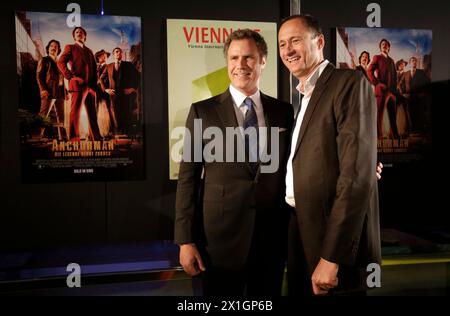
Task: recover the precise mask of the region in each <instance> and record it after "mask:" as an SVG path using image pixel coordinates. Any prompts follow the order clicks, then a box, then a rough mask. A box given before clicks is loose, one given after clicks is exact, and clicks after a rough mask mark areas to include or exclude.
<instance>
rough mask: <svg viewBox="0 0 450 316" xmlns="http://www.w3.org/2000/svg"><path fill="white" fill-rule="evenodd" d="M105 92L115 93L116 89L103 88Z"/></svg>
mask: <svg viewBox="0 0 450 316" xmlns="http://www.w3.org/2000/svg"><path fill="white" fill-rule="evenodd" d="M105 92H106V93H108V94H109V95H116V90H114V89H105Z"/></svg>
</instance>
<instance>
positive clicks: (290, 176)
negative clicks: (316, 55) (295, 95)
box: [285, 60, 329, 207]
mask: <svg viewBox="0 0 450 316" xmlns="http://www.w3.org/2000/svg"><path fill="white" fill-rule="evenodd" d="M328 63H329V62H328V60H324V61H323V62H322V63H321V64H320V65H319V66H318V67H317V69H316V70H315V71H314V72H313V73H312V74H311V75H310V76H309V77H308V78H307V79H306V80H305V82H304V83H303V82H300V83H299V84H298V86H297V88H296V89H297V90H298V91H299V92H300V93H301V94H302V95H303V99H302V106H301V110H300V113H299V114H298V116H297V120H296V121H295V127H294V132H293V133H292V142H291V153H290V155H289V159H288V162H287V172H286V197H285V200H286V202H287V203H288V204H289V205H290V206H292V207H295V198H294V172H293V169H292V158H293V157H294V153H295V147H297V140H298V136H299V133H300V127H301V126H302V122H303V117H304V116H305V112H306V109H307V107H308V103H309V100H310V99H311V95H312V93H313V91H314V88H315V86H316V82H317V80H318V79H319V77H320V75H321V74H322V72H323V70H324V69H325V67H326V66H327V65H328ZM298 176H300V177H301V176H302V175H298Z"/></svg>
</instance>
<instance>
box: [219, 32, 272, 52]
mask: <svg viewBox="0 0 450 316" xmlns="http://www.w3.org/2000/svg"><path fill="white" fill-rule="evenodd" d="M243 39H253V40H254V41H255V44H256V47H257V48H258V52H259V54H260V55H261V57H267V43H266V41H265V40H264V37H262V36H261V34H259V33H258V32H256V31H253V30H250V29H243V30H236V31H234V32H233V33H231V34H230V36H228V38H227V39H226V41H225V45H224V46H223V53H224V55H225V57H227V54H228V49H229V48H230V45H231V42H232V41H238V40H243Z"/></svg>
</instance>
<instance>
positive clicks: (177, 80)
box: [167, 19, 278, 180]
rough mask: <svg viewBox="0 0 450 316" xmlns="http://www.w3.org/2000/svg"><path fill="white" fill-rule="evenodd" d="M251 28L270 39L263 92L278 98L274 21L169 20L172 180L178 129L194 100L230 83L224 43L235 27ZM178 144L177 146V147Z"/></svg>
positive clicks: (174, 168)
mask: <svg viewBox="0 0 450 316" xmlns="http://www.w3.org/2000/svg"><path fill="white" fill-rule="evenodd" d="M245 28H249V29H252V30H255V31H257V32H259V33H260V34H261V35H262V36H263V37H264V39H265V40H266V42H267V46H268V56H267V63H266V67H265V68H264V70H263V72H262V75H261V82H260V88H261V91H262V92H263V93H265V94H267V95H270V96H272V97H275V98H276V97H277V86H278V82H277V69H278V68H277V59H278V58H277V47H278V45H277V26H276V23H271V22H238V21H212V20H178V19H168V20H167V64H168V65H167V68H168V94H169V95H168V100H169V104H168V106H169V109H168V112H169V156H170V158H169V159H170V163H169V165H170V179H171V180H175V179H178V167H179V164H178V162H177V161H176V160H175V159H174V157H175V156H178V157H179V154H180V153H179V152H178V148H179V147H177V146H176V144H177V143H178V144H179V143H182V142H180V137H179V134H178V133H173V131H176V130H177V128H182V127H184V125H185V123H186V118H187V115H188V112H189V108H190V106H191V104H192V103H194V102H197V101H201V100H204V99H207V98H210V97H213V96H216V95H218V94H220V93H222V92H224V91H225V90H226V89H227V88H228V86H229V84H230V80H229V79H228V72H227V65H226V59H225V57H224V54H223V46H224V42H225V40H226V39H227V37H228V36H229V35H230V34H231V33H232V32H233V31H235V30H238V29H245ZM174 145H175V146H174Z"/></svg>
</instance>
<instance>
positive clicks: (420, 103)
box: [403, 56, 430, 133]
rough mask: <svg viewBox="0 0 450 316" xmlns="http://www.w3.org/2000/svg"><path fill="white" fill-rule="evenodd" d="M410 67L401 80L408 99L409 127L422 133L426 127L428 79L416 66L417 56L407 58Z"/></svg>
mask: <svg viewBox="0 0 450 316" xmlns="http://www.w3.org/2000/svg"><path fill="white" fill-rule="evenodd" d="M409 62H410V64H411V69H410V70H409V71H407V72H405V75H404V77H403V82H404V85H405V92H406V94H405V95H406V98H407V99H408V101H409V110H410V115H411V128H412V130H413V132H415V133H423V132H425V130H426V128H427V127H428V124H429V122H428V121H427V118H428V116H429V115H428V114H429V113H428V111H429V109H428V107H429V102H430V101H429V95H430V93H429V88H430V79H429V78H428V77H427V75H426V74H425V71H424V70H423V69H419V68H417V58H416V57H414V56H413V57H411V58H410V59H409Z"/></svg>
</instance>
